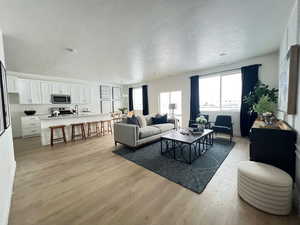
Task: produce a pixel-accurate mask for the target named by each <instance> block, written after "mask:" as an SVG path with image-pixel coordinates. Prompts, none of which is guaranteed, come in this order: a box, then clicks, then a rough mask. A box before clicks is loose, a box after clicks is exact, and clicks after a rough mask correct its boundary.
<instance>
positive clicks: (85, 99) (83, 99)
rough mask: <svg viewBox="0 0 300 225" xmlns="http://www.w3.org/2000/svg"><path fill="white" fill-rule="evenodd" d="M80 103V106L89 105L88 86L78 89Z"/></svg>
mask: <svg viewBox="0 0 300 225" xmlns="http://www.w3.org/2000/svg"><path fill="white" fill-rule="evenodd" d="M80 103H81V104H90V103H91V88H90V87H89V86H81V87H80Z"/></svg>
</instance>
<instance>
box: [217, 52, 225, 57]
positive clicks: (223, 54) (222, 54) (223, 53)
mask: <svg viewBox="0 0 300 225" xmlns="http://www.w3.org/2000/svg"><path fill="white" fill-rule="evenodd" d="M225 55H227V53H225V52H222V53H220V55H219V56H225Z"/></svg>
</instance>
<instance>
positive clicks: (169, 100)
mask: <svg viewBox="0 0 300 225" xmlns="http://www.w3.org/2000/svg"><path fill="white" fill-rule="evenodd" d="M159 104H160V113H161V114H166V113H167V114H168V115H169V116H170V115H172V114H173V110H172V109H170V104H175V109H174V117H175V118H177V119H178V120H179V122H180V123H181V91H173V92H161V93H160V95H159Z"/></svg>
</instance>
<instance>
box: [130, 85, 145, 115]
mask: <svg viewBox="0 0 300 225" xmlns="http://www.w3.org/2000/svg"><path fill="white" fill-rule="evenodd" d="M132 98H133V109H134V110H143V91H142V88H141V87H139V88H133V91H132Z"/></svg>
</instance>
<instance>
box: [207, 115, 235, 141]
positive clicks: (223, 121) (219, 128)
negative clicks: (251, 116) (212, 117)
mask: <svg viewBox="0 0 300 225" xmlns="http://www.w3.org/2000/svg"><path fill="white" fill-rule="evenodd" d="M211 129H212V130H213V131H214V132H215V133H223V134H228V135H229V136H230V143H231V142H232V137H233V129H232V119H231V116H224V115H222V116H221V115H219V116H217V118H216V122H215V123H214V125H213V126H212V128H211Z"/></svg>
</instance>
